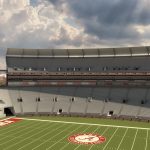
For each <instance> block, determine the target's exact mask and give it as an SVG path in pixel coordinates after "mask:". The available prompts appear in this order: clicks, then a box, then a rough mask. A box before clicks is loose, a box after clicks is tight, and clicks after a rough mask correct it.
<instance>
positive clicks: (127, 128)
mask: <svg viewBox="0 0 150 150" xmlns="http://www.w3.org/2000/svg"><path fill="white" fill-rule="evenodd" d="M127 132H128V128H127V129H126V131H125V133H124V135H123V137H122V139H121V141H120V144H119V145H118V148H117V150H119V148H120V146H121V144H122V142H123V140H124V138H125V136H126V134H127Z"/></svg>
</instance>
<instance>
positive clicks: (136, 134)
mask: <svg viewBox="0 0 150 150" xmlns="http://www.w3.org/2000/svg"><path fill="white" fill-rule="evenodd" d="M137 133H138V129H137V130H136V133H135V136H134V140H133V144H132V147H131V150H133V147H134V144H135V140H136V136H137Z"/></svg>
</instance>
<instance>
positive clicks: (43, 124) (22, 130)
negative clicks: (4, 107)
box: [0, 117, 150, 150]
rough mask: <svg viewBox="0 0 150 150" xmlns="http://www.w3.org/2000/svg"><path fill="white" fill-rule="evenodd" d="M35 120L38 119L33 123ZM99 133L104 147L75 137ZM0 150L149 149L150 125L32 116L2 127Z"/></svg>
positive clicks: (106, 120)
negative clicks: (72, 140)
mask: <svg viewBox="0 0 150 150" xmlns="http://www.w3.org/2000/svg"><path fill="white" fill-rule="evenodd" d="M34 119H35V120H34ZM83 133H85V134H87V133H92V134H94V133H95V134H99V135H101V136H104V137H105V138H106V141H105V142H104V143H101V144H89V145H83V144H75V143H72V142H69V141H68V137H70V136H72V135H75V134H83ZM0 150H150V123H142V122H133V121H119V120H109V119H93V118H79V117H32V118H31V117H30V118H24V119H23V120H21V121H19V122H16V123H13V124H9V125H7V126H3V127H0Z"/></svg>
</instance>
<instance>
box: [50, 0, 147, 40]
mask: <svg viewBox="0 0 150 150" xmlns="http://www.w3.org/2000/svg"><path fill="white" fill-rule="evenodd" d="M50 1H51V2H53V4H54V5H55V6H58V5H59V4H60V5H59V6H61V3H62V2H66V4H67V5H68V8H69V10H70V14H71V15H73V16H74V17H75V18H76V20H77V21H78V22H80V23H81V24H82V26H83V27H84V32H85V33H87V34H89V35H94V36H97V37H98V38H99V39H107V38H109V39H110V38H111V39H112V38H114V39H120V38H121V39H132V38H140V36H141V35H140V33H139V32H138V31H137V30H136V29H135V28H134V27H135V25H144V26H146V25H149V24H150V9H149V5H148V4H150V3H149V2H146V1H144V2H143V1H141V0H64V1H62V0H50ZM146 3H147V5H146Z"/></svg>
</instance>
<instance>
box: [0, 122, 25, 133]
mask: <svg viewBox="0 0 150 150" xmlns="http://www.w3.org/2000/svg"><path fill="white" fill-rule="evenodd" d="M17 123H18V122H16V123H12V124H9V125H7V126H4V127H0V132H1V131H5V130H8V129H11V128H13V127H16V126H17V125H18V124H17ZM20 123H21V124H22V123H23V122H21V121H20ZM19 126H20V124H19ZM6 127H7V128H6Z"/></svg>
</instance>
